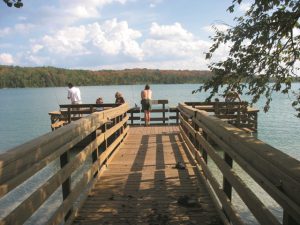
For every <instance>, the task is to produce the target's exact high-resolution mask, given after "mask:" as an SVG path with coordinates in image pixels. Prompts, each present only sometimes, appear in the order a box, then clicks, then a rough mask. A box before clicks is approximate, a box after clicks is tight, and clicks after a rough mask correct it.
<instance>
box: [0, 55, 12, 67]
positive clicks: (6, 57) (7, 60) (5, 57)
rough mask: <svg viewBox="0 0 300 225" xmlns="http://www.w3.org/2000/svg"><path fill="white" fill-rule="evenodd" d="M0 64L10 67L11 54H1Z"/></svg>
mask: <svg viewBox="0 0 300 225" xmlns="http://www.w3.org/2000/svg"><path fill="white" fill-rule="evenodd" d="M0 63H1V64H4V65H11V64H13V63H14V59H13V57H12V55H11V54H8V53H2V54H0Z"/></svg>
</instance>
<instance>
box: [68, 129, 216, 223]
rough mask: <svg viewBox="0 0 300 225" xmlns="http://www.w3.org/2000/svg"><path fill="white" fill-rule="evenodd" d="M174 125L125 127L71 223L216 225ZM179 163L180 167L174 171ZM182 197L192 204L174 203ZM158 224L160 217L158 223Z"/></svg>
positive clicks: (205, 192) (213, 209)
mask: <svg viewBox="0 0 300 225" xmlns="http://www.w3.org/2000/svg"><path fill="white" fill-rule="evenodd" d="M185 152H186V147H185V145H184V143H183V140H182V139H181V137H180V136H179V130H178V127H172V126H168V127H147V128H144V127H134V128H133V127H131V128H130V129H129V133H128V136H127V139H126V142H125V143H124V144H123V145H122V147H121V149H120V150H119V151H118V152H117V153H116V155H115V157H114V159H113V160H112V161H111V162H110V164H109V165H108V167H107V168H106V170H105V171H104V172H103V174H102V175H101V177H100V179H99V181H98V182H97V183H96V184H95V186H94V188H93V190H92V192H91V193H90V195H89V197H88V198H87V201H86V202H85V204H84V206H83V208H82V209H81V210H80V211H79V213H78V216H77V217H76V218H75V221H74V223H73V224H93V223H95V224H96V223H98V224H105V223H108V224H126V223H125V221H130V224H145V223H146V224H151V221H152V223H153V224H155V223H156V222H159V221H156V220H157V219H158V218H159V219H160V220H162V219H164V218H165V220H166V222H169V223H172V224H176V223H178V224H179V223H180V224H191V223H194V224H205V223H211V222H212V221H215V224H221V223H220V218H219V216H218V213H217V212H216V209H215V207H214V206H213V203H212V201H211V199H210V198H209V196H208V193H207V189H206V187H205V185H204V184H203V183H202V182H200V179H199V172H198V170H195V168H196V167H195V165H194V164H193V162H192V161H190V158H188V157H187V155H186V153H185ZM178 162H182V163H183V164H184V165H185V166H186V168H185V169H183V170H179V169H176V168H175V166H176V163H178ZM182 196H188V197H189V198H191V199H192V200H194V201H195V205H194V206H193V207H186V206H184V205H180V204H179V203H178V200H179V198H180V197H182ZM160 222H161V221H160Z"/></svg>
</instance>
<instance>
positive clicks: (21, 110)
mask: <svg viewBox="0 0 300 225" xmlns="http://www.w3.org/2000/svg"><path fill="white" fill-rule="evenodd" d="M198 87H199V85H198V84H179V85H178V84H176V85H175V84H174V85H152V86H151V88H152V89H153V95H154V96H153V98H154V99H168V100H169V105H170V106H176V105H177V104H178V103H179V102H183V101H203V100H204V99H205V97H206V96H207V94H205V93H200V94H199V93H197V94H192V90H195V89H197V88H198ZM293 88H294V89H298V88H300V84H299V83H296V84H294V86H293ZM80 89H81V92H82V98H83V102H84V103H94V102H95V100H96V98H97V97H98V96H102V97H103V99H104V102H106V103H110V102H114V93H115V92H116V91H120V92H122V93H123V95H124V97H125V99H126V101H127V102H129V104H130V105H132V106H133V105H134V104H135V103H136V104H139V102H140V100H139V98H140V91H141V90H142V89H143V85H118V86H89V87H80ZM66 96H67V88H22V89H21V88H18V89H0V105H1V110H0V124H1V126H0V137H1V138H0V151H2V152H3V151H5V150H7V149H9V148H12V147H14V146H16V145H19V144H22V143H24V142H26V141H28V140H31V139H33V138H35V137H38V136H40V135H42V134H45V133H47V132H50V118H49V115H48V112H50V111H55V110H57V109H58V105H59V104H64V103H65V104H67V103H69V101H68V99H67V97H66ZM244 99H247V97H244ZM291 101H292V100H291V99H290V98H289V96H287V95H280V94H275V95H274V97H273V102H272V103H271V109H270V111H269V113H267V114H265V113H264V112H263V110H262V109H263V99H262V100H261V101H260V102H259V103H258V104H257V105H256V107H257V108H258V109H260V112H259V116H258V124H259V125H258V127H259V132H258V138H259V139H261V140H263V141H264V142H266V143H268V144H270V145H272V146H274V147H276V148H278V149H280V150H282V151H284V152H286V153H287V154H289V155H291V156H293V157H295V158H297V159H300V141H299V137H300V119H298V118H296V117H295V115H294V114H295V111H294V110H293V108H292V107H291Z"/></svg>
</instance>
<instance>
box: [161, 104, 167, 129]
mask: <svg viewBox="0 0 300 225" xmlns="http://www.w3.org/2000/svg"><path fill="white" fill-rule="evenodd" d="M162 105H163V124H164V125H165V123H166V112H165V109H166V104H165V103H163V104H162Z"/></svg>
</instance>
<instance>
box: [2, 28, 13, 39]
mask: <svg viewBox="0 0 300 225" xmlns="http://www.w3.org/2000/svg"><path fill="white" fill-rule="evenodd" d="M11 33H12V29H11V28H10V27H5V28H3V29H0V37H4V36H7V35H10V34H11Z"/></svg>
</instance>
